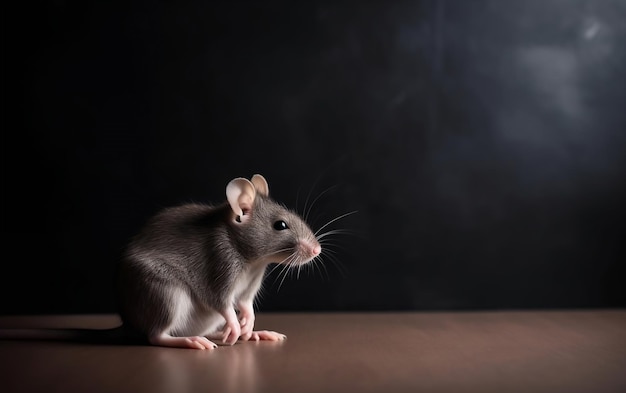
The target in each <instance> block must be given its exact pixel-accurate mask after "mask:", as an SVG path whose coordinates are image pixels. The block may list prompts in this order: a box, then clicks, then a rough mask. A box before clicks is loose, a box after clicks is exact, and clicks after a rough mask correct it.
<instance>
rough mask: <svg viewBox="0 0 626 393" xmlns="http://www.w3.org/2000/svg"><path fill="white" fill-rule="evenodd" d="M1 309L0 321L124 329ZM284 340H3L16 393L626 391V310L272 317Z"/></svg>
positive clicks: (2, 365) (111, 320) (263, 319)
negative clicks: (214, 343)
mask: <svg viewBox="0 0 626 393" xmlns="http://www.w3.org/2000/svg"><path fill="white" fill-rule="evenodd" d="M118 322H119V320H118V319H117V317H116V316H113V315H82V316H33V317H25V316H20V317H17V316H5V317H0V328H8V327H89V328H106V327H112V326H115V325H117V324H118ZM256 325H257V327H259V328H263V329H271V330H276V331H279V332H281V333H285V334H287V336H288V339H287V340H286V341H284V342H278V343H276V342H259V343H255V342H246V343H238V344H236V345H234V346H232V347H219V348H217V349H216V350H213V351H209V350H205V351H199V350H187V349H173V348H158V347H150V346H141V345H94V344H84V343H67V342H41V341H38V342H33V341H6V340H5V341H1V340H0V375H1V382H0V391H2V392H4V393H12V392H94V393H96V392H135V393H137V392H153V393H157V392H220V393H227V392H275V393H280V392H290V393H294V392H297V393H305V392H383V393H391V392H418V391H424V392H551V393H553V392H570V393H572V392H593V393H601V392H622V393H623V392H626V310H595V311H512V312H502V311H501V312H434V313H421V312H415V313H391V312H390V313H284V314H283V313H271V314H263V313H261V314H260V315H258V319H257V324H256Z"/></svg>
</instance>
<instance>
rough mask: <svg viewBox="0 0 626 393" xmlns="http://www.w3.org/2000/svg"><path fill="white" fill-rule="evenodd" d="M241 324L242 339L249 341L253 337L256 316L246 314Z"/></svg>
mask: <svg viewBox="0 0 626 393" xmlns="http://www.w3.org/2000/svg"><path fill="white" fill-rule="evenodd" d="M239 323H240V324H241V339H242V340H243V341H248V340H250V338H251V337H252V330H253V329H254V314H245V315H243V316H242V317H241V319H240V320H239Z"/></svg>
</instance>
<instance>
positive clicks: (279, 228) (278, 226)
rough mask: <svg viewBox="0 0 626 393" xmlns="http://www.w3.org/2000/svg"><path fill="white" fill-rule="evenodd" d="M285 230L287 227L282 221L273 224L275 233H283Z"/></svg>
mask: <svg viewBox="0 0 626 393" xmlns="http://www.w3.org/2000/svg"><path fill="white" fill-rule="evenodd" d="M287 228H289V227H288V226H287V223H286V222H285V221H283V220H278V221H276V222H275V223H274V229H276V230H277V231H283V230H285V229H287Z"/></svg>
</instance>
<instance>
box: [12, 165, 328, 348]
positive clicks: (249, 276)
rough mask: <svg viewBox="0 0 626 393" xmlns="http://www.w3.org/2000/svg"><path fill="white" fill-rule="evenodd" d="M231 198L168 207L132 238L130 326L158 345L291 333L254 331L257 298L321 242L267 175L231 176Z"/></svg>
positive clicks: (121, 294)
mask: <svg viewBox="0 0 626 393" xmlns="http://www.w3.org/2000/svg"><path fill="white" fill-rule="evenodd" d="M226 197H227V202H225V203H223V204H221V205H218V206H210V205H204V204H185V205H181V206H178V207H172V208H167V209H165V210H163V211H161V212H160V213H158V214H157V215H156V216H154V217H153V218H152V219H151V220H149V222H148V223H147V224H146V225H145V227H144V228H143V229H142V230H141V231H140V232H139V233H138V234H137V235H136V236H135V237H134V238H133V239H132V241H131V242H130V244H129V246H128V247H127V250H126V252H125V253H124V255H123V258H122V260H121V263H120V265H119V271H118V304H119V312H120V316H121V318H122V321H123V325H122V328H123V330H124V331H127V332H133V334H135V335H139V336H141V337H143V338H144V339H147V340H148V342H149V343H150V344H152V345H159V346H166V347H182V348H194V349H212V348H216V347H217V346H216V344H215V343H214V342H213V341H220V342H222V343H224V344H228V345H232V344H234V343H235V342H237V340H239V339H241V340H244V341H246V340H282V339H284V338H285V336H284V335H282V334H280V333H276V332H273V331H254V330H253V328H254V320H255V315H254V309H253V304H254V299H255V296H256V295H257V292H258V291H259V289H260V287H261V283H262V280H263V276H264V274H265V270H266V267H267V266H268V265H269V264H270V263H274V262H276V263H281V264H285V265H287V266H289V267H294V266H301V265H304V264H306V263H308V262H310V261H311V260H313V259H315V258H316V257H318V256H319V255H320V253H321V251H322V249H321V246H320V243H319V241H318V239H317V238H316V237H315V235H314V234H313V232H312V231H311V229H310V228H309V226H308V225H307V224H306V223H305V222H304V221H303V220H302V219H301V218H300V217H299V216H298V215H297V214H295V213H294V212H291V211H289V210H287V209H286V208H285V207H283V206H282V205H280V204H278V203H276V202H275V201H273V200H272V199H271V198H270V197H269V186H268V184H267V181H266V180H265V178H264V177H263V176H261V175H254V176H253V177H252V179H251V180H247V179H244V178H236V179H234V180H232V181H231V182H230V183H228V185H227V187H226ZM114 330H115V329H114ZM2 333H3V334H0V336H5V337H6V336H7V334H6V331H3V332H2ZM118 335H119V334H116V336H118ZM32 336H33V335H32V334H31V335H30V336H28V337H27V338H33V337H32ZM66 336H67V334H66V335H64V336H63V338H66ZM210 340H213V341H210Z"/></svg>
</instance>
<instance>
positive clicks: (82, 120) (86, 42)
mask: <svg viewBox="0 0 626 393" xmlns="http://www.w3.org/2000/svg"><path fill="white" fill-rule="evenodd" d="M22 7H23V8H22V9H19V10H17V9H5V31H4V34H5V37H4V38H5V39H4V40H3V41H4V42H3V45H5V46H4V56H3V58H4V60H3V67H4V73H3V75H4V79H3V92H4V94H3V119H4V124H3V126H4V132H3V135H4V137H3V138H4V140H3V171H2V176H3V185H4V187H3V188H4V191H3V198H4V200H3V203H2V206H3V211H2V215H3V216H2V222H3V231H4V236H3V243H4V252H3V255H4V256H3V258H2V259H3V262H2V263H3V267H2V273H1V281H0V286H1V289H0V290H1V291H2V293H1V297H0V299H1V300H0V302H1V308H0V312H2V313H35V312H36V313H40V312H43V313H47V312H111V311H114V310H115V305H114V301H113V293H114V291H113V288H114V282H113V275H114V274H113V273H114V268H115V263H116V261H117V259H118V257H119V255H120V253H121V250H122V249H123V247H124V245H125V244H126V242H127V241H128V240H129V239H130V237H131V236H132V235H133V234H134V233H135V232H136V231H137V230H138V229H139V228H140V226H141V225H142V224H143V223H144V222H145V220H146V219H147V218H148V217H149V216H150V215H151V214H154V213H155V212H156V211H157V210H158V209H160V208H162V207H164V206H169V205H173V204H178V203H182V202H186V201H203V202H221V201H222V200H224V189H225V185H226V183H227V182H228V181H229V180H230V179H231V178H234V177H238V176H246V177H249V176H251V175H252V174H254V173H262V174H264V175H265V176H266V177H267V178H268V180H269V182H270V189H271V193H272V194H273V196H274V197H275V198H276V199H278V200H280V201H282V202H284V203H286V204H287V205H289V206H290V207H293V208H296V207H297V208H298V209H299V211H303V209H304V206H305V202H306V200H307V198H308V204H309V205H310V204H311V202H312V201H313V199H316V198H317V201H316V202H315V204H314V206H313V208H312V213H311V220H310V221H311V223H312V225H313V227H315V228H319V227H320V226H321V225H323V224H324V223H325V222H327V221H328V220H330V219H332V218H333V217H337V216H339V215H341V214H343V213H346V212H350V211H354V210H357V211H358V213H356V214H354V215H352V216H349V217H347V218H345V219H343V220H340V221H338V222H337V223H336V224H334V225H332V226H331V228H334V229H345V230H349V231H350V232H351V234H350V235H344V236H336V237H334V240H333V246H332V248H329V250H328V251H329V252H328V253H327V257H326V258H325V261H326V262H325V264H324V267H321V266H320V267H318V268H317V269H316V270H315V271H311V272H308V274H301V275H300V277H299V278H298V279H296V277H295V276H291V277H289V278H288V279H286V280H285V282H284V283H283V284H282V287H280V289H279V280H276V278H277V275H276V274H275V273H274V274H272V275H271V276H270V277H268V278H267V280H266V286H265V291H264V295H263V298H262V300H261V302H260V308H261V309H262V310H391V309H393V310H407V309H415V310H424V309H494V308H530V307H538V308H553V307H564V308H569V307H616V306H618V307H623V306H626V296H625V294H626V291H625V289H624V286H623V281H624V280H623V279H624V273H625V272H624V262H623V260H626V258H625V255H624V246H623V245H622V244H621V243H622V241H623V237H624V233H625V232H624V221H625V218H626V211H625V208H624V200H626V187H625V185H626V181H625V179H626V158H625V157H626V156H625V153H626V136H625V132H626V116H625V115H624V108H625V105H626V104H625V103H626V89H625V87H626V45H625V44H624V43H625V42H626V24H624V20H625V19H626V7H625V6H624V2H622V1H619V0H614V1H610V0H570V1H556V0H550V1H546V0H536V1H513V0H511V1H508V0H503V1H500V0H498V1H494V0H492V1H488V0H477V1H452V0H448V1H444V0H438V1H437V0H431V1H379V2H320V1H312V2H248V3H243V2H221V3H219V4H218V3H213V2H204V1H196V2H191V3H188V2H185V3H184V4H183V2H168V3H162V2H159V3H156V2H145V3H144V2H120V3H116V2H94V1H54V2H52V1H50V2H43V3H38V4H31V3H29V4H28V5H27V6H22ZM318 197H319V198H318ZM330 251H332V253H330Z"/></svg>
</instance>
